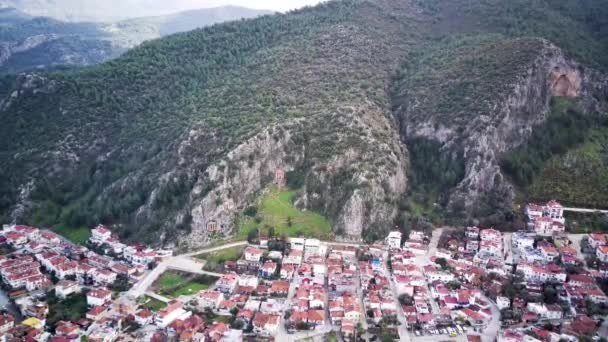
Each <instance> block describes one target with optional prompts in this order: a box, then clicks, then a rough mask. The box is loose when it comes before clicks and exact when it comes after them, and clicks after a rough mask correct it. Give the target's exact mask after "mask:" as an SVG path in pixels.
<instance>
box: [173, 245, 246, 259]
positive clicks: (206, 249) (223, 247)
mask: <svg viewBox="0 0 608 342" xmlns="http://www.w3.org/2000/svg"><path fill="white" fill-rule="evenodd" d="M245 245H247V241H237V242H233V243H229V244H227V245H221V246H217V247H211V248H205V249H199V250H197V251H194V252H190V253H186V254H181V255H180V256H185V257H193V256H196V255H199V254H205V253H211V252H217V251H221V250H222V249H227V248H232V247H238V246H245Z"/></svg>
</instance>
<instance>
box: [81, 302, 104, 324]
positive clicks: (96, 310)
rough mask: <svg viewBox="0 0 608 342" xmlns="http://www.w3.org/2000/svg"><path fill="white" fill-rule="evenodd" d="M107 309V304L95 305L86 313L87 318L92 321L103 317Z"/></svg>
mask: <svg viewBox="0 0 608 342" xmlns="http://www.w3.org/2000/svg"><path fill="white" fill-rule="evenodd" d="M106 310H107V307H105V306H94V307H93V308H92V309H91V310H89V311H88V312H87V314H86V316H85V317H86V318H87V319H90V320H91V321H97V320H98V319H100V318H101V316H102V315H103V313H104V312H105V311H106Z"/></svg>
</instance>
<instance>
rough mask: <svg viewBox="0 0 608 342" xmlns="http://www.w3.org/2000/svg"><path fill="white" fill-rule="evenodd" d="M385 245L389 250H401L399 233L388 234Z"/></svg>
mask: <svg viewBox="0 0 608 342" xmlns="http://www.w3.org/2000/svg"><path fill="white" fill-rule="evenodd" d="M386 244H387V245H388V246H389V248H391V249H400V248H401V232H398V231H392V232H390V233H388V236H387V237H386Z"/></svg>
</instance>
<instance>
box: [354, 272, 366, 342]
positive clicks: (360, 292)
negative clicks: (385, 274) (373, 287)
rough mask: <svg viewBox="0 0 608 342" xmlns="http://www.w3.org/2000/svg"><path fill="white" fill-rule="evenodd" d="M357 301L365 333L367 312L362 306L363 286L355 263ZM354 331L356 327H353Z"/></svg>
mask: <svg viewBox="0 0 608 342" xmlns="http://www.w3.org/2000/svg"><path fill="white" fill-rule="evenodd" d="M356 295H357V300H358V301H359V310H360V311H361V315H360V316H361V327H362V328H363V330H364V331H367V328H368V327H367V310H365V305H364V304H363V285H362V284H361V269H360V268H359V263H357V291H356ZM355 329H356V327H355ZM364 338H365V340H366V341H369V339H368V337H367V335H365V337H364Z"/></svg>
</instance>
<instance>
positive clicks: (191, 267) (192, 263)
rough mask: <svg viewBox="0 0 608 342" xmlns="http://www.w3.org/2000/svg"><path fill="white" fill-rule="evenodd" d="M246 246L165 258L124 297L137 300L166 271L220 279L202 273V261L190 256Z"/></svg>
mask: <svg viewBox="0 0 608 342" xmlns="http://www.w3.org/2000/svg"><path fill="white" fill-rule="evenodd" d="M246 244H247V241H239V242H234V243H229V244H226V245H222V246H218V247H212V248H207V249H201V250H198V251H196V252H192V253H187V254H182V255H176V256H173V257H169V258H166V259H165V260H164V261H163V262H161V263H160V264H158V265H157V266H156V268H155V269H153V270H152V271H150V272H149V273H148V274H146V276H145V277H143V278H142V279H141V280H140V281H138V282H137V283H135V285H133V287H131V290H129V291H128V292H125V295H126V296H128V297H129V298H137V297H139V296H141V295H142V294H144V293H145V292H146V291H147V290H148V288H149V287H150V286H151V285H152V283H154V281H155V280H156V279H157V278H158V277H160V275H161V274H163V272H165V271H166V270H167V269H175V270H179V271H185V272H191V273H197V274H206V275H211V276H216V277H221V276H222V275H221V274H219V273H214V272H206V271H203V270H202V268H203V266H204V265H205V264H204V261H202V260H195V259H192V258H191V256H194V255H199V254H204V253H211V252H216V251H220V250H223V249H227V248H232V247H237V246H243V245H246Z"/></svg>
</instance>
